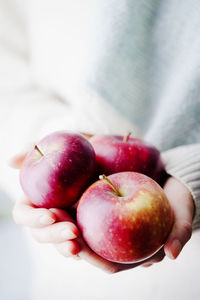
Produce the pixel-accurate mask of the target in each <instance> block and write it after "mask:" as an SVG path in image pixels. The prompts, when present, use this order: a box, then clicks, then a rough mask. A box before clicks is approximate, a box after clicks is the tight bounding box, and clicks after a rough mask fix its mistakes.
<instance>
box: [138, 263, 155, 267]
mask: <svg viewBox="0 0 200 300" xmlns="http://www.w3.org/2000/svg"><path fill="white" fill-rule="evenodd" d="M152 265H153V264H151V263H146V264H142V265H141V267H143V268H149V267H151V266H152Z"/></svg>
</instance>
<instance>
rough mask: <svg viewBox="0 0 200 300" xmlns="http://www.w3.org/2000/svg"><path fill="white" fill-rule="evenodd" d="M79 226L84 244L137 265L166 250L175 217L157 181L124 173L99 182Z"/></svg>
mask: <svg viewBox="0 0 200 300" xmlns="http://www.w3.org/2000/svg"><path fill="white" fill-rule="evenodd" d="M107 180H108V181H109V182H107ZM77 222H78V226H79V228H80V230H81V232H82V236H83V238H84V240H85V241H86V243H87V244H88V245H89V247H90V248H91V249H92V250H93V251H94V252H96V253H97V254H98V255H100V256H101V257H103V258H105V259H107V260H110V261H113V262H119V263H134V262H138V261H142V260H144V259H146V258H148V257H150V256H152V255H153V254H154V253H156V252H157V251H158V250H159V249H160V248H161V247H162V245H163V244H164V243H165V241H166V239H167V236H168V234H169V232H170V230H171V227H172V222H173V214H172V210H171V207H170V204H169V202H168V199H167V198H166V196H165V194H164V191H163V189H162V188H161V187H160V186H159V185H158V184H157V183H156V182H155V181H154V180H153V179H151V178H150V177H148V176H146V175H143V174H140V173H135V172H122V173H116V174H113V175H110V176H108V177H107V179H106V180H98V181H97V182H95V183H94V184H92V185H91V186H90V187H89V188H88V189H87V190H86V191H85V192H84V194H83V195H82V197H81V198H80V201H79V203H78V208H77Z"/></svg>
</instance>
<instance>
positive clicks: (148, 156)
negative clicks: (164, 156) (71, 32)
mask: <svg viewBox="0 0 200 300" xmlns="http://www.w3.org/2000/svg"><path fill="white" fill-rule="evenodd" d="M123 139H124V137H123V136H117V135H116V136H115V135H113V136H112V135H96V136H93V137H92V138H90V143H91V144H92V146H93V148H94V150H95V153H96V161H97V168H98V173H99V174H106V175H111V174H114V173H118V172H126V171H132V172H139V173H142V174H145V175H147V176H149V177H151V178H153V179H154V180H155V181H157V182H158V183H161V182H162V180H163V177H164V176H165V175H166V173H165V167H164V164H163V162H162V160H161V157H160V152H159V150H158V149H156V148H155V147H154V146H152V145H149V144H147V143H146V142H144V141H142V140H140V139H138V138H132V137H128V140H127V141H124V140H123Z"/></svg>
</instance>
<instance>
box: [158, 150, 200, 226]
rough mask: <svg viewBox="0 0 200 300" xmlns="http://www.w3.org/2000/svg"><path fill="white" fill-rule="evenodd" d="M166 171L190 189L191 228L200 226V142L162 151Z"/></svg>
mask: <svg viewBox="0 0 200 300" xmlns="http://www.w3.org/2000/svg"><path fill="white" fill-rule="evenodd" d="M162 158H163V161H164V163H165V168H166V171H167V173H168V174H169V175H171V176H173V177H175V178H177V179H178V180H180V181H181V182H182V183H183V184H185V185H186V187H187V188H188V189H189V190H190V192H191V194H192V196H193V200H194V204H195V213H194V218H193V223H192V228H193V230H194V229H198V228H200V144H193V145H188V146H180V147H177V148H174V149H171V150H168V151H166V152H164V153H162Z"/></svg>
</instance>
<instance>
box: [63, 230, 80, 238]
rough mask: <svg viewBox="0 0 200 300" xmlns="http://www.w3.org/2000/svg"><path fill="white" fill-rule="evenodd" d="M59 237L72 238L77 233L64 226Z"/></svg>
mask: <svg viewBox="0 0 200 300" xmlns="http://www.w3.org/2000/svg"><path fill="white" fill-rule="evenodd" d="M61 237H62V238H64V239H74V238H76V237H77V235H76V234H75V233H74V232H73V231H71V230H69V229H68V228H65V229H63V230H62V231H61Z"/></svg>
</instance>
